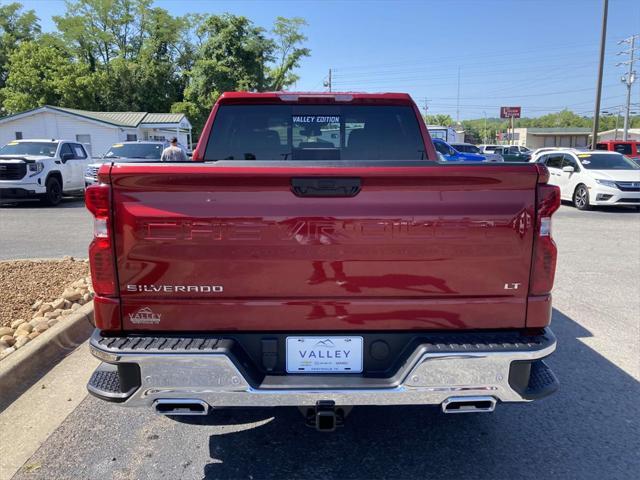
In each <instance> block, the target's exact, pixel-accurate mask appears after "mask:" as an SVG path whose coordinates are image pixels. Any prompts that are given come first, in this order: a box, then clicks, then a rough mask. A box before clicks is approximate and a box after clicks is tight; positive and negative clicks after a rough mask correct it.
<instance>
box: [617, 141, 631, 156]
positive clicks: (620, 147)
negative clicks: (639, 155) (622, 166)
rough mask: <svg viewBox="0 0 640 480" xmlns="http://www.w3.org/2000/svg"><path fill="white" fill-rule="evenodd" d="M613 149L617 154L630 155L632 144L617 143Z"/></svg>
mask: <svg viewBox="0 0 640 480" xmlns="http://www.w3.org/2000/svg"><path fill="white" fill-rule="evenodd" d="M613 148H614V150H615V151H616V152H618V153H622V154H623V155H629V154H631V153H632V148H631V144H630V143H616V144H615V145H614V147H613Z"/></svg>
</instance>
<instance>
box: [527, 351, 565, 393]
mask: <svg viewBox="0 0 640 480" xmlns="http://www.w3.org/2000/svg"><path fill="white" fill-rule="evenodd" d="M559 386H560V382H559V381H558V378H557V377H556V375H555V373H553V371H552V370H551V369H550V368H549V367H548V366H547V364H546V363H545V362H544V360H537V361H535V362H533V363H531V375H530V376H529V385H528V386H527V389H526V390H525V391H524V392H523V394H522V396H523V397H524V398H526V399H528V400H538V399H540V398H543V397H546V396H548V395H551V394H552V393H553V392H555V391H556V390H557V389H558V387H559Z"/></svg>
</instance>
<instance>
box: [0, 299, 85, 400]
mask: <svg viewBox="0 0 640 480" xmlns="http://www.w3.org/2000/svg"><path fill="white" fill-rule="evenodd" d="M93 329H94V326H93V302H89V303H87V304H86V305H84V306H82V307H80V308H79V309H78V310H77V311H76V312H75V313H72V314H71V315H69V316H68V318H66V319H65V320H64V321H62V322H59V323H57V324H55V325H54V326H53V327H51V328H49V329H48V330H46V331H44V332H43V333H42V334H40V335H38V336H37V337H36V338H34V339H33V340H31V341H30V342H29V343H27V344H26V345H25V346H24V347H22V348H21V349H19V350H17V351H16V352H14V353H12V354H11V355H9V356H8V357H7V358H5V359H4V360H2V361H0V392H2V393H1V394H0V412H1V411H3V410H4V409H5V408H7V407H8V406H9V405H10V404H11V403H12V402H13V401H14V400H15V399H16V398H18V397H19V396H20V395H21V394H22V393H24V392H25V391H26V390H27V389H28V388H29V387H30V386H31V385H33V384H34V383H35V382H37V381H38V380H39V379H40V378H41V377H42V376H43V375H44V374H45V373H47V372H48V371H49V370H50V369H51V368H53V367H54V366H55V365H56V363H57V362H58V361H59V360H60V359H62V358H63V357H65V356H66V355H67V354H68V353H70V352H72V351H73V350H75V349H76V348H77V347H78V345H80V344H81V343H82V342H84V341H85V340H87V339H88V338H89V336H90V335H91V332H92V331H93Z"/></svg>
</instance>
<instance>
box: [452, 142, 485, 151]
mask: <svg viewBox="0 0 640 480" xmlns="http://www.w3.org/2000/svg"><path fill="white" fill-rule="evenodd" d="M451 146H452V147H453V148H455V149H456V150H458V151H459V152H464V153H480V149H479V148H478V147H476V146H475V145H464V144H460V143H452V144H451Z"/></svg>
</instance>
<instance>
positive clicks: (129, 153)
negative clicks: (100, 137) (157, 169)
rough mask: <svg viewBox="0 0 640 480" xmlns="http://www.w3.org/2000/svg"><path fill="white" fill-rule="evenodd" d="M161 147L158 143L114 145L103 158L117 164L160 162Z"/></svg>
mask: <svg viewBox="0 0 640 480" xmlns="http://www.w3.org/2000/svg"><path fill="white" fill-rule="evenodd" d="M162 150H163V146H162V144H160V143H116V144H114V145H112V146H111V148H110V149H109V151H108V152H107V153H106V154H105V158H111V159H118V161H119V162H122V161H125V162H126V161H127V159H131V160H136V161H138V160H150V161H153V160H160V156H161V155H162Z"/></svg>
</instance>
